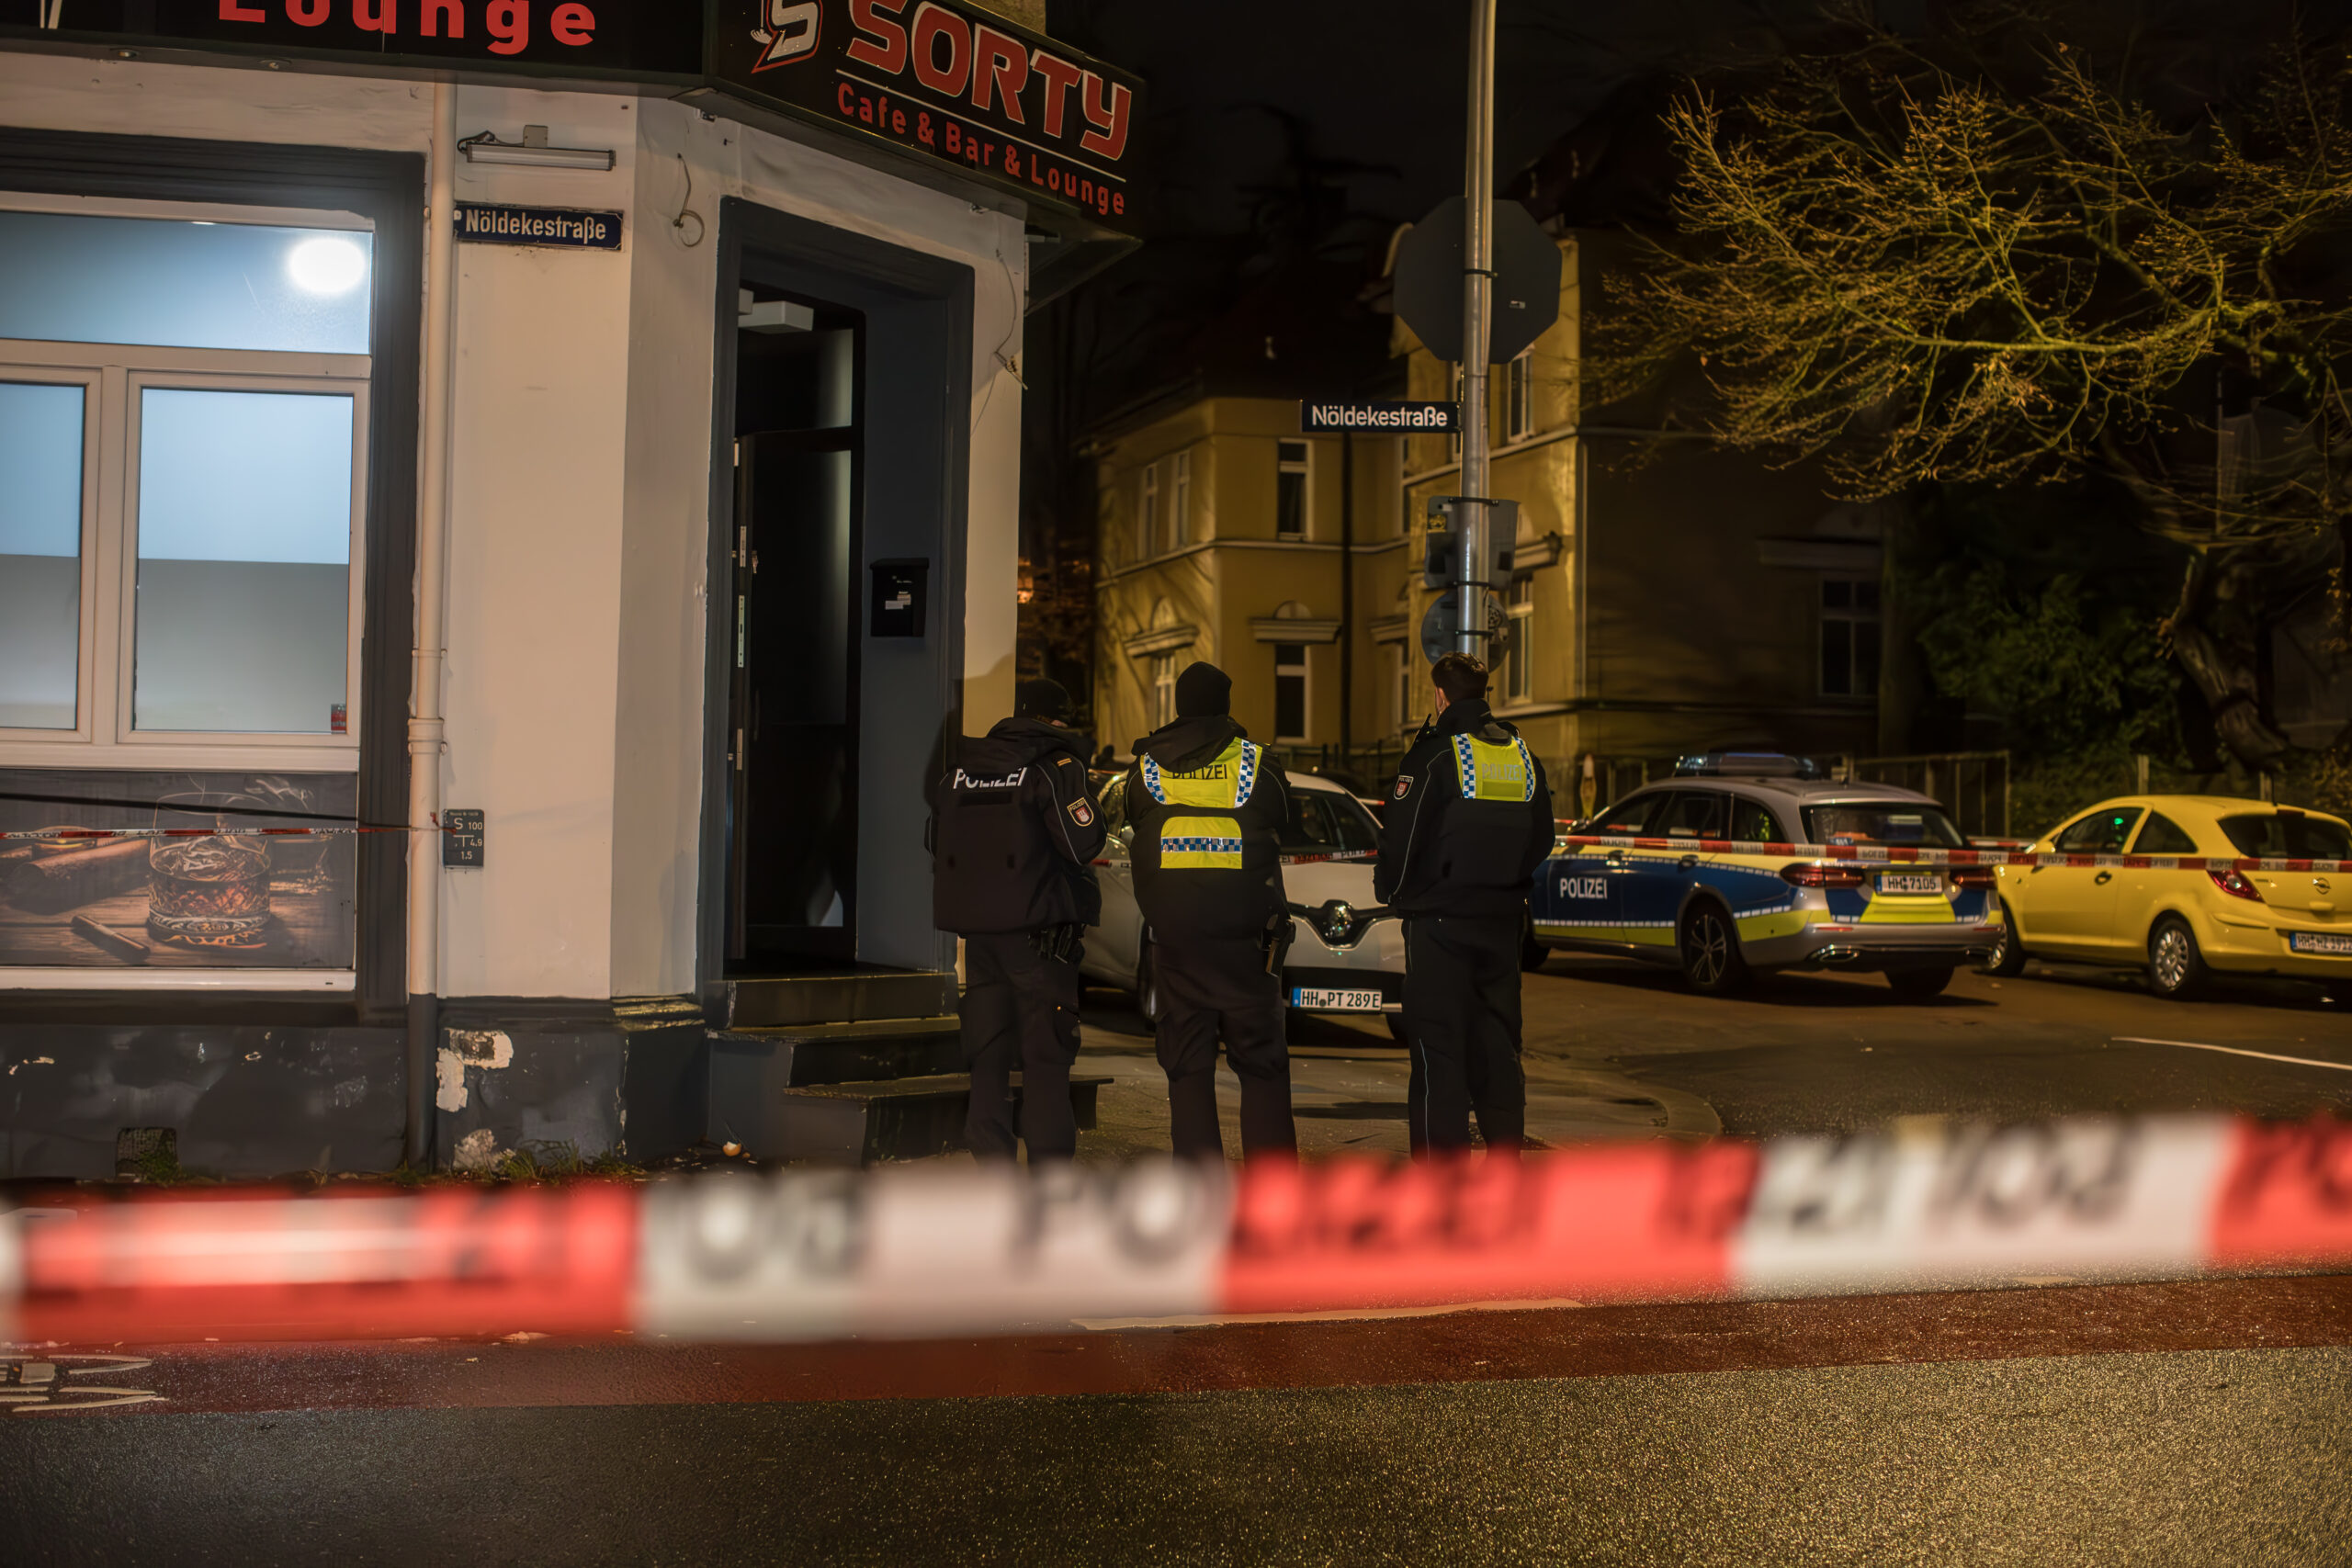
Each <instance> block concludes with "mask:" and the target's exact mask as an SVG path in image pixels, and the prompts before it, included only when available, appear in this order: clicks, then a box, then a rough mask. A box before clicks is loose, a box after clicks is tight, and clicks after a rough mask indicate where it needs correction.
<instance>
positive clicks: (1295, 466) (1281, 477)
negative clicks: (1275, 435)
mask: <svg viewBox="0 0 2352 1568" xmlns="http://www.w3.org/2000/svg"><path fill="white" fill-rule="evenodd" d="M1308 452H1309V449H1308V447H1307V445H1306V442H1304V441H1280V442H1276V443H1275V463H1274V537H1276V538H1278V539H1304V538H1305V537H1306V479H1307V458H1308Z"/></svg>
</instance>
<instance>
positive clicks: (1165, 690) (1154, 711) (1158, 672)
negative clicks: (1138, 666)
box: [1151, 653, 1176, 729]
mask: <svg viewBox="0 0 2352 1568" xmlns="http://www.w3.org/2000/svg"><path fill="white" fill-rule="evenodd" d="M1175 722H1176V656H1175V655H1174V654H1172V653H1155V654H1153V655H1152V656H1151V727H1152V728H1154V729H1158V728H1160V727H1161V726H1162V725H1167V724H1173V723H1175Z"/></svg>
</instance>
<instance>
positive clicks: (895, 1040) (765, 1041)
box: [710, 1016, 963, 1107]
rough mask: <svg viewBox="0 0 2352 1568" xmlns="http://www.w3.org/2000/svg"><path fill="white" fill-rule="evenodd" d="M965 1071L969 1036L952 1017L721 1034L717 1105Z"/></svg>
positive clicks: (714, 1051) (713, 1056) (715, 1069)
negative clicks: (816, 1087)
mask: <svg viewBox="0 0 2352 1568" xmlns="http://www.w3.org/2000/svg"><path fill="white" fill-rule="evenodd" d="M960 1066H963V1044H962V1033H961V1030H960V1027H959V1023H958V1021H957V1020H956V1018H954V1017H952V1016H950V1017H946V1018H877V1019H868V1020H866V1021H864V1022H862V1023H820V1024H797V1025H793V1026H791V1027H787V1028H779V1029H714V1030H712V1031H711V1032H710V1103H711V1104H712V1105H713V1106H714V1107H716V1106H721V1105H728V1104H739V1103H742V1102H744V1101H746V1100H755V1099H757V1098H760V1097H762V1096H763V1095H765V1094H766V1093H767V1092H769V1091H770V1090H773V1089H800V1088H805V1087H807V1086H808V1085H810V1084H829V1083H865V1082H871V1081H873V1080H875V1079H877V1078H912V1077H929V1076H931V1075H933V1074H936V1073H952V1072H954V1071H956V1069H957V1068H958V1067H960Z"/></svg>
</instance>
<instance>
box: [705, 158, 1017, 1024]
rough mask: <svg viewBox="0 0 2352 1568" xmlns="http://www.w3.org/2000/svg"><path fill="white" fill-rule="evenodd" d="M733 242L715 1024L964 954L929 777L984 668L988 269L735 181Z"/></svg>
mask: <svg viewBox="0 0 2352 1568" xmlns="http://www.w3.org/2000/svg"><path fill="white" fill-rule="evenodd" d="M717 239H718V253H719V254H718V257H717V261H718V267H717V273H718V276H717V278H716V279H715V281H716V283H717V284H718V299H717V300H716V301H715V303H716V305H717V306H718V310H717V320H716V321H715V322H714V325H715V327H716V329H717V331H716V335H715V339H714V344H713V346H714V350H715V354H714V365H713V368H714V372H715V374H714V378H713V387H712V392H713V399H712V409H711V413H712V430H711V434H712V438H713V442H712V453H711V490H710V522H711V526H710V536H709V555H708V558H707V559H708V568H707V570H708V576H707V580H706V581H707V584H708V589H707V592H708V604H709V607H710V614H709V618H708V620H707V623H706V625H707V638H708V640H707V644H706V648H707V654H706V657H707V665H706V670H707V679H706V685H705V688H704V690H705V704H706V705H705V713H706V715H707V729H706V731H705V737H706V738H705V742H704V747H705V749H704V752H703V757H704V770H705V771H704V793H703V849H702V858H701V866H700V879H699V886H700V888H701V917H700V922H699V939H698V943H697V946H698V952H699V968H700V971H701V982H702V986H703V987H704V996H705V999H706V1003H707V1005H708V1006H709V1007H711V1008H712V1010H713V1013H714V1016H720V1015H721V1014H723V1012H724V1010H725V1009H724V1006H722V1004H726V1003H727V1000H728V998H729V997H735V998H737V999H740V994H739V993H740V987H742V986H744V985H747V984H749V985H758V986H763V987H765V986H769V985H771V983H773V984H775V985H787V984H788V985H790V986H794V987H803V988H806V986H807V985H808V984H810V983H821V984H822V985H824V986H827V987H832V989H831V990H830V991H828V992H827V996H828V997H829V998H834V999H832V1000H829V1001H828V1002H827V1004H826V1005H827V1006H828V1007H834V1006H838V1007H841V1008H848V1009H855V1008H858V1007H863V1006H865V1002H863V1001H861V1000H860V999H859V998H861V997H863V996H864V992H863V991H861V990H859V989H858V987H862V986H865V984H866V983H867V981H868V980H869V979H874V978H876V977H877V976H878V977H879V981H878V982H877V983H881V984H884V985H885V986H886V987H887V985H888V984H895V983H896V982H895V981H892V980H890V979H889V977H890V976H906V975H908V974H909V973H910V972H912V973H914V974H916V975H920V976H932V977H933V978H934V979H935V978H937V977H938V976H952V973H953V970H954V966H955V944H954V940H953V939H952V938H948V937H944V936H942V935H941V934H940V932H939V931H937V930H935V929H934V928H933V925H932V923H931V874H930V854H929V852H928V851H926V850H925V848H924V847H923V821H924V818H925V815H926V807H925V806H924V803H923V793H924V789H923V786H924V784H925V783H926V782H927V781H928V780H929V779H930V778H932V777H933V776H935V773H936V770H937V768H938V766H939V763H940V760H941V759H942V758H943V757H944V755H945V748H944V737H946V736H949V735H952V734H954V733H956V729H957V726H958V716H957V712H956V709H957V705H958V700H959V699H958V693H959V688H960V682H961V678H962V676H963V673H964V671H963V615H962V605H963V600H964V556H965V544H966V539H965V533H966V528H967V514H968V499H967V498H968V493H969V488H970V483H969V469H968V467H967V464H968V449H969V446H970V440H971V425H972V419H973V405H972V397H971V387H972V368H971V367H972V359H973V345H972V291H973V278H974V275H973V272H972V269H971V268H970V267H969V266H968V265H956V264H955V263H953V262H949V261H947V260H944V259H943V258H941V257H937V256H933V255H927V254H922V253H919V252H915V251H910V250H908V249H906V248H905V247H903V246H899V245H896V244H893V243H889V242H888V241H885V240H880V239H877V238H876V237H874V236H872V235H869V234H862V233H855V232H852V231H847V230H844V229H840V228H836V227H833V226H831V225H827V224H821V223H818V222H814V221H812V220H808V219H804V218H798V217H795V216H792V215H790V214H787V213H783V212H778V211H776V210H775V209H771V208H764V207H761V206H759V205H757V204H754V203H752V202H747V201H744V200H741V198H738V197H729V198H727V199H726V200H725V201H723V202H721V203H720V206H719V219H718V235H717ZM886 579H887V584H886ZM909 583H912V584H913V585H914V586H913V592H914V594H915V596H916V597H917V598H918V599H920V600H921V601H922V602H921V603H920V604H914V605H913V606H912V610H913V613H912V614H910V613H908V611H909V603H908V586H907V585H908V584H909ZM886 587H887V591H886ZM876 605H881V606H882V607H883V608H885V609H888V611H889V612H890V613H889V614H888V615H880V614H877V612H876ZM836 979H839V980H842V981H845V982H847V983H848V984H847V988H843V987H840V986H835V985H834V984H833V982H834V981H835V980H836ZM950 984H952V980H951V981H950ZM835 992H838V993H839V996H838V997H834V993H835ZM949 994H950V995H951V996H952V994H953V993H952V991H951V992H950V993H949ZM876 1005H878V1004H876ZM893 1005H898V1004H896V1003H894V1004H893ZM739 1011H740V1010H739ZM825 1016H828V1017H852V1016H882V1015H881V1014H867V1013H862V1012H856V1011H854V1010H853V1011H839V1012H829V1013H827V1014H825Z"/></svg>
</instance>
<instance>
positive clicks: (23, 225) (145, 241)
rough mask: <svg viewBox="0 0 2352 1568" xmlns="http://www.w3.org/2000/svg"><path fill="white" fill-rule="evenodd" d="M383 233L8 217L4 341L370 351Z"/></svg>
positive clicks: (2, 235)
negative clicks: (377, 235)
mask: <svg viewBox="0 0 2352 1568" xmlns="http://www.w3.org/2000/svg"><path fill="white" fill-rule="evenodd" d="M374 244H375V236H373V235H372V234H369V233H368V232H366V231H364V230H346V229H285V228H277V227H273V226H270V225H266V224H260V223H193V222H188V221H187V220H181V219H162V218H85V217H83V216H81V215H79V214H76V213H61V212H0V337H21V338H39V339H46V340H49V341H51V342H62V343H151V344H173V345H175V346H177V347H181V348H262V349H280V350H293V351H302V352H308V353H313V354H365V353H367V352H368V303H369V296H370V294H371V292H372V290H371V288H370V284H371V281H372V278H371V275H372V273H373V271H374V254H373V250H374Z"/></svg>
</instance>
